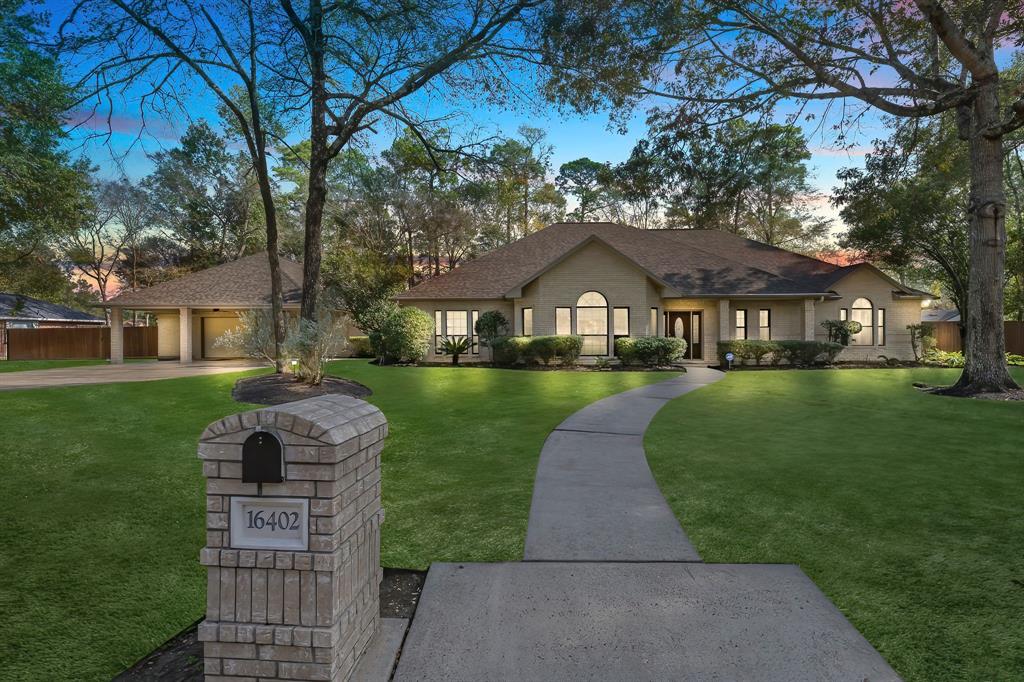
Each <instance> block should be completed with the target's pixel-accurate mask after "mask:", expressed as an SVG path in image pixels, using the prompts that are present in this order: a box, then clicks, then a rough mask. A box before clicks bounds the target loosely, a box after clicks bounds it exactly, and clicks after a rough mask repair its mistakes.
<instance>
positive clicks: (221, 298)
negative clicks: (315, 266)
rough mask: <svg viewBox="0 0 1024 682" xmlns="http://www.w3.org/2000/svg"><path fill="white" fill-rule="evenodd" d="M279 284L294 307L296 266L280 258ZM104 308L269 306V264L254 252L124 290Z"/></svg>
mask: <svg viewBox="0 0 1024 682" xmlns="http://www.w3.org/2000/svg"><path fill="white" fill-rule="evenodd" d="M281 285H282V287H283V289H284V302H285V305H289V304H298V303H299V301H300V300H301V299H302V265H301V264H300V263H296V262H295V261H293V260H289V259H287V258H282V259H281ZM107 305H115V306H124V307H126V308H134V307H138V308H145V307H146V306H156V307H179V306H180V307H185V306H188V307H192V308H199V307H203V308H205V307H211V306H213V307H216V306H239V307H257V308H258V307H265V306H269V305H270V262H269V261H268V259H267V254H266V253H257V254H254V255H252V256H246V257H245V258H239V259H238V260H236V261H231V262H230V263H224V264H223V265H217V266H215V267H212V268H208V269H206V270H200V271H199V272H193V273H190V274H188V275H185V276H183V277H179V278H178V279H172V280H169V281H167V282H161V283H160V284H154V285H153V286H151V287H146V288H145V289H139V290H138V291H126V292H124V293H123V294H121V295H119V296H116V297H114V298H113V299H111V300H110V301H109V302H108V304H107Z"/></svg>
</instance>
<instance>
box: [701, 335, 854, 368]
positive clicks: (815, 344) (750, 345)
mask: <svg viewBox="0 0 1024 682" xmlns="http://www.w3.org/2000/svg"><path fill="white" fill-rule="evenodd" d="M843 348H845V346H843V345H842V344H840V343H835V342H832V341H766V340H759V339H751V340H747V339H735V340H732V341H719V342H718V361H719V363H720V364H721V366H723V367H725V366H726V365H727V364H728V362H727V361H726V359H725V355H726V353H732V354H733V355H734V356H735V360H734V362H733V366H734V367H735V366H742V365H743V361H744V360H754V361H755V362H757V364H761V360H762V359H763V358H764V357H766V356H767V357H769V361H770V363H771V364H772V366H777V365H779V364H780V363H781V362H782V361H783V360H785V361H786V362H787V363H788V364H790V365H794V366H800V367H807V366H810V365H814V364H819V363H820V362H821V361H824V362H827V363H833V362H835V360H836V358H837V357H839V354H840V353H841V352H842V351H843Z"/></svg>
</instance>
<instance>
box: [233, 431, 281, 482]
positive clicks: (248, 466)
mask: <svg viewBox="0 0 1024 682" xmlns="http://www.w3.org/2000/svg"><path fill="white" fill-rule="evenodd" d="M283 480H284V457H283V456H282V452H281V441H280V440H278V439H277V436H275V435H274V434H272V433H270V432H268V431H257V432H256V433H254V434H252V435H251V436H249V437H248V438H246V439H245V443H243V444H242V483H280V482H281V481H283Z"/></svg>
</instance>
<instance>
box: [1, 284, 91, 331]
mask: <svg viewBox="0 0 1024 682" xmlns="http://www.w3.org/2000/svg"><path fill="white" fill-rule="evenodd" d="M0 320H19V321H21V320H25V321H30V322H77V323H79V324H106V321H105V320H102V319H100V318H98V317H94V316H93V315H90V314H89V313H83V312H82V311H80V310H75V309H73V308H68V307H67V306H62V305H58V304H56V303H49V302H48V301H40V300H39V299H38V298H32V297H31V296H22V295H21V294H12V293H8V292H3V291H0Z"/></svg>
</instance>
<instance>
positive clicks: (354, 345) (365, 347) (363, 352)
mask: <svg viewBox="0 0 1024 682" xmlns="http://www.w3.org/2000/svg"><path fill="white" fill-rule="evenodd" d="M348 347H349V350H351V351H352V357H354V358H372V357H373V355H374V354H373V349H372V348H371V347H370V337H369V336H350V337H348Z"/></svg>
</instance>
